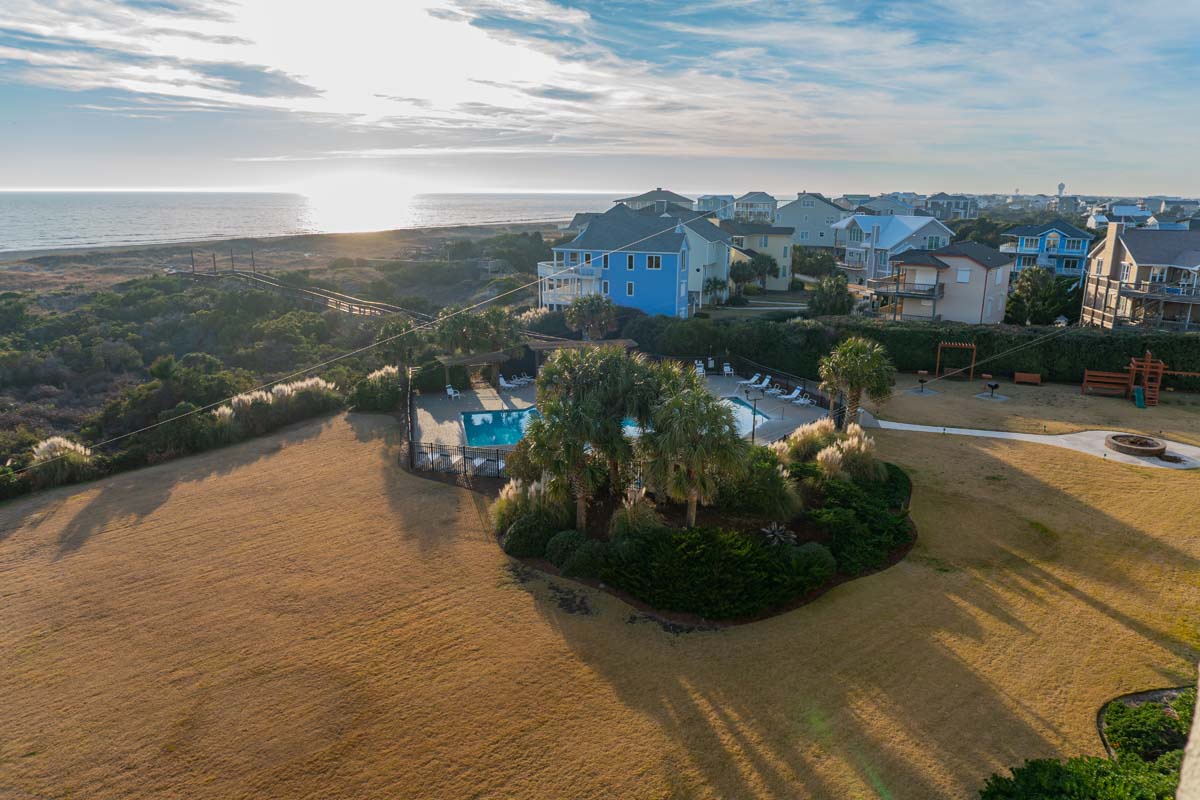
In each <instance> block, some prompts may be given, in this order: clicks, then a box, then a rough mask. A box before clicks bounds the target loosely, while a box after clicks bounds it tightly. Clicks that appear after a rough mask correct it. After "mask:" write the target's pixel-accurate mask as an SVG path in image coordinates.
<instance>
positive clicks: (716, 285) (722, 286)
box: [704, 276, 729, 304]
mask: <svg viewBox="0 0 1200 800" xmlns="http://www.w3.org/2000/svg"><path fill="white" fill-rule="evenodd" d="M727 288H729V281H727V280H725V279H724V278H718V277H716V276H713V277H711V278H708V279H706V280H705V281H704V296H705V297H707V298H710V299H711V301H712V302H713V303H714V304H715V303H718V302H720V298H721V293H722V292H724V291H725V290H726V289H727Z"/></svg>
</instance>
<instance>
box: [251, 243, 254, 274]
mask: <svg viewBox="0 0 1200 800" xmlns="http://www.w3.org/2000/svg"><path fill="white" fill-rule="evenodd" d="M250 274H251V275H253V274H254V248H253V247H252V248H250Z"/></svg>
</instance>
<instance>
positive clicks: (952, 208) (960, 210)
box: [925, 192, 979, 222]
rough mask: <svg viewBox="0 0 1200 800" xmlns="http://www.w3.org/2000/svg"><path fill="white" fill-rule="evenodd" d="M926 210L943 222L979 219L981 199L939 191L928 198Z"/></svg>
mask: <svg viewBox="0 0 1200 800" xmlns="http://www.w3.org/2000/svg"><path fill="white" fill-rule="evenodd" d="M925 210H926V211H928V212H929V213H930V214H932V215H933V216H935V217H937V218H938V219H940V220H942V221H943V222H946V221H949V220H952V219H978V217H979V201H978V200H976V199H975V198H974V197H971V196H970V195H965V194H946V193H945V192H938V193H937V194H934V195H930V196H929V197H928V198H926V200H925Z"/></svg>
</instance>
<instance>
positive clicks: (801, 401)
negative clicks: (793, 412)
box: [792, 392, 813, 406]
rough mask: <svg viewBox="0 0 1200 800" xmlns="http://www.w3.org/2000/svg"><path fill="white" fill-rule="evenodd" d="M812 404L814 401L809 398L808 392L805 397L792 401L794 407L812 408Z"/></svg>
mask: <svg viewBox="0 0 1200 800" xmlns="http://www.w3.org/2000/svg"><path fill="white" fill-rule="evenodd" d="M812 404H813V399H812V398H811V397H809V396H808V392H805V393H804V394H803V395H801V396H800V397H797V398H796V399H795V400H793V401H792V405H794V406H811V405H812Z"/></svg>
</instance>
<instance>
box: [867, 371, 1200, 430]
mask: <svg viewBox="0 0 1200 800" xmlns="http://www.w3.org/2000/svg"><path fill="white" fill-rule="evenodd" d="M998 382H999V383H1000V388H999V389H997V390H996V393H997V394H1001V395H1005V396H1006V397H1008V398H1009V399H1008V400H1006V401H1004V402H998V401H992V400H981V399H979V398H978V397H975V395H976V394H979V393H980V392H985V391H987V390H986V388H985V387H984V383H985V382H984V381H982V380H980V379H979V377H978V376H976V378H975V380H974V381H967V380H965V379H955V378H944V379H942V380H940V381H938V382H936V383H931V384H929V388H930V389H934V390H936V391H937V394H933V393H931V392H926V393H924V394H918V393H914V392H913V391H911V390H912V389H914V388H916V387H917V386H918V384H917V376H916V375H912V374H901V375H897V376H896V388H895V393H894V394H893V395H892V398H891V399H890V400H888V401H887V402H886V403H884V404H883V405H878V404H872V405H870V406H869V408H870V409H871V411H872V412H874V413H876V414H878V415H879V416H881V417H883V418H884V419H890V420H897V421H900V422H914V423H917V424H920V425H948V426H954V427H958V428H984V429H987V430H1005V431H1020V432H1022V433H1073V432H1075V431H1082V430H1090V429H1100V430H1127V431H1133V432H1140V433H1149V434H1156V433H1157V434H1162V435H1164V436H1167V437H1169V438H1172V439H1174V440H1176V441H1179V442H1185V443H1188V444H1195V445H1200V394H1189V393H1187V392H1166V391H1164V392H1163V393H1162V394H1161V395H1160V404H1159V405H1158V406H1156V407H1154V408H1145V409H1139V408H1138V407H1137V406H1135V405H1134V404H1133V401H1131V400H1125V399H1123V398H1120V397H1105V396H1103V395H1086V396H1085V395H1083V394H1081V393H1080V391H1079V385H1078V384H1064V383H1049V384H1045V385H1042V386H1027V385H1020V386H1018V385H1016V384H1014V383H1013V382H1012V381H1011V380H1009V379H1008V377H1002V378H999V379H998Z"/></svg>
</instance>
